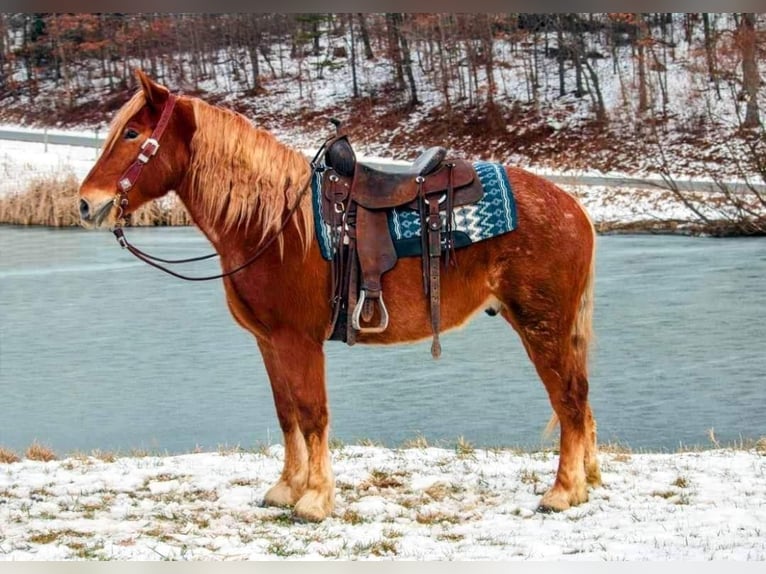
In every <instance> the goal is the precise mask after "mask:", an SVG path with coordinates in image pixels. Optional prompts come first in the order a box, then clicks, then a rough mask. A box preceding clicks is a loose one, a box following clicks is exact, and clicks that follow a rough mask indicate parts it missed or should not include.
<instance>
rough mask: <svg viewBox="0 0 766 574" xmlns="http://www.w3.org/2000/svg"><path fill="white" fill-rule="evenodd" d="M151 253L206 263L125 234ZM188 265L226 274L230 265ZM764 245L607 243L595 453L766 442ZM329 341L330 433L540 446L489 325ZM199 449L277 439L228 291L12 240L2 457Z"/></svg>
mask: <svg viewBox="0 0 766 574" xmlns="http://www.w3.org/2000/svg"><path fill="white" fill-rule="evenodd" d="M129 233H130V236H131V239H132V240H133V241H134V242H135V243H136V244H137V245H139V246H141V247H143V248H145V249H147V250H148V251H149V252H152V253H157V254H164V255H166V256H169V257H175V256H177V257H185V256H191V255H198V254H200V253H207V252H208V250H209V246H208V244H207V242H206V240H205V239H204V238H203V237H202V236H201V235H200V234H199V233H198V232H197V231H196V230H194V229H182V228H177V229H145V230H138V229H136V230H130V231H129ZM195 265H196V267H194V268H193V271H196V272H199V273H200V274H203V273H210V272H216V271H217V270H218V268H217V265H218V264H217V263H215V262H212V263H209V262H205V263H200V264H195ZM764 300H766V240H763V239H727V240H713V239H701V238H684V237H664V236H604V237H600V238H599V240H598V264H597V289H596V312H595V329H596V334H597V341H596V345H595V347H594V349H593V352H592V363H591V398H592V403H593V408H594V412H595V415H596V418H597V420H598V424H599V436H600V439H601V441H602V442H603V441H619V442H621V443H623V444H627V445H629V446H630V447H632V448H634V449H652V450H670V451H672V450H675V449H676V448H678V447H679V445H686V446H690V445H706V444H710V442H709V439H708V431H709V429H714V431H715V436H716V438H717V439H718V440H719V441H721V442H727V441H736V440H738V439H740V438H741V437H745V438H758V437H760V436H764V435H766V376H765V375H766V353H764V352H763V347H764V341H766V311H765V309H766V306H764ZM442 343H443V348H444V353H443V356H442V358H441V359H440V360H439V361H437V362H434V361H433V360H432V359H431V358H430V353H429V348H430V342H423V343H419V344H415V345H405V346H397V347H386V348H376V347H362V346H356V347H351V348H349V347H346V346H345V345H343V344H340V343H328V344H327V346H326V349H327V357H328V359H327V370H328V389H329V394H330V403H331V413H332V435H333V437H335V438H337V439H340V440H342V441H343V442H357V441H360V440H362V439H371V440H374V441H377V442H380V443H383V444H386V445H389V446H398V445H401V444H402V443H403V442H404V441H407V440H409V439H413V438H416V437H418V436H419V435H423V436H425V437H426V438H427V439H428V440H429V442H431V443H436V444H443V445H445V446H446V445H449V444H454V443H455V441H456V440H457V439H458V437H461V436H462V437H464V438H465V439H466V440H468V441H470V442H471V443H473V444H475V445H477V446H501V445H504V446H524V447H535V446H539V445H540V444H542V438H541V430H542V428H543V427H544V425H545V423H546V421H547V420H548V418H549V416H550V412H551V411H550V406H549V403H548V399H547V396H546V394H545V392H544V389H543V387H542V384H541V383H540V382H539V379H538V378H537V376H536V374H535V372H534V369H533V368H532V365H531V363H530V361H529V360H528V359H527V357H526V355H525V353H524V351H523V348H522V347H521V344H520V342H519V340H518V338H517V336H516V335H515V333H514V332H513V331H512V329H511V328H510V327H509V326H508V325H507V324H506V323H505V322H504V321H503V320H502V319H501V318H499V317H494V318H490V317H487V316H485V315H484V314H481V315H480V316H478V317H477V318H476V319H475V320H474V322H473V323H471V324H470V325H469V326H468V327H467V328H465V329H464V330H463V331H460V332H454V333H448V334H446V335H444V336H443V339H442ZM34 440H38V441H40V442H42V443H44V444H47V445H49V446H51V447H52V448H54V450H56V451H57V452H59V453H71V452H73V451H86V452H88V451H91V450H93V449H101V450H118V451H122V452H125V451H129V450H131V449H149V450H158V451H163V452H164V451H168V452H188V451H191V450H193V449H194V448H196V447H200V448H203V449H215V448H217V447H218V446H220V445H230V446H231V445H241V446H243V447H254V446H256V445H259V444H274V443H279V442H280V440H281V433H280V431H279V426H278V423H277V420H276V415H275V412H274V407H273V402H272V398H271V392H270V388H269V384H268V380H267V379H266V374H265V370H264V368H263V365H262V362H261V359H260V355H259V353H258V350H257V347H256V346H255V342H254V340H253V339H252V337H251V336H250V335H249V334H248V333H247V332H245V331H244V330H242V329H241V328H240V327H238V326H237V325H236V324H235V323H234V321H233V319H232V318H231V317H230V315H229V313H228V310H227V308H226V305H225V301H224V296H223V288H222V286H221V284H220V282H218V281H213V282H208V283H187V282H183V281H179V280H177V279H175V278H172V277H169V276H166V275H164V274H163V273H160V272H159V271H157V270H154V269H152V268H150V267H147V266H146V265H144V264H142V263H140V262H138V261H137V260H135V259H133V258H132V256H130V254H129V253H127V252H126V251H123V250H120V249H119V248H118V247H117V245H116V242H114V239H113V237H112V236H111V234H109V233H106V232H84V231H80V230H44V229H20V228H12V227H0V445H2V446H5V447H8V448H12V449H15V450H18V451H23V450H24V449H25V448H26V446H28V445H29V444H30V443H31V442H32V441H34Z"/></svg>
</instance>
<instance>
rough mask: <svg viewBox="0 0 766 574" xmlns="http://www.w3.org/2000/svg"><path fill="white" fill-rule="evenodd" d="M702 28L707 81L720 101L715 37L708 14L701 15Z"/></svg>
mask: <svg viewBox="0 0 766 574" xmlns="http://www.w3.org/2000/svg"><path fill="white" fill-rule="evenodd" d="M702 27H703V30H704V32H705V60H706V62H707V74H708V78H709V80H710V81H711V82H713V84H714V85H715V93H716V96H717V97H718V99H719V100H720V99H721V90H720V89H719V87H718V72H717V71H716V58H715V37H714V36H713V34H714V32H713V29H712V27H711V26H710V14H708V13H707V12H703V13H702Z"/></svg>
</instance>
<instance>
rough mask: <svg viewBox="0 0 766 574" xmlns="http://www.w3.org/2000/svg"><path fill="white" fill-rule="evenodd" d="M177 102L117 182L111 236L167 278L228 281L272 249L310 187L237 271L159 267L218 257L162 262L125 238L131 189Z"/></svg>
mask: <svg viewBox="0 0 766 574" xmlns="http://www.w3.org/2000/svg"><path fill="white" fill-rule="evenodd" d="M177 99H178V97H177V96H175V95H173V94H169V95H168V99H167V102H166V103H165V107H164V108H163V109H162V115H161V116H160V121H159V122H158V123H157V125H156V126H155V128H154V130H153V131H152V135H151V136H149V138H147V139H146V140H145V141H144V142H143V143H142V144H141V147H140V149H139V151H138V156H137V157H136V159H135V160H133V163H131V164H130V166H128V168H127V169H126V170H125V171H124V172H123V174H122V175H121V176H120V178H119V179H118V180H117V193H116V194H115V196H114V200H113V201H112V203H113V205H114V207H116V208H117V210H118V211H117V217H116V220H115V225H114V227H113V228H112V233H113V234H114V236H115V237H116V238H117V243H119V244H120V247H122V248H123V249H127V250H128V251H129V252H130V253H131V254H132V255H134V256H135V257H137V258H138V259H140V260H141V261H143V262H144V263H146V264H148V265H151V266H152V267H156V268H157V269H159V270H160V271H164V272H165V273H167V274H168V275H172V276H173V277H178V278H179V279H184V280H186V281H211V280H213V279H222V278H223V277H228V276H229V275H234V274H235V273H237V272H239V271H242V270H243V269H244V268H245V267H247V266H249V265H250V264H252V263H253V262H255V260H256V259H258V257H260V256H261V255H262V254H263V253H264V252H265V251H266V249H267V248H268V247H270V246H271V244H272V243H273V242H274V241H275V240H276V239H277V238H278V237H279V236H280V235H282V232H283V231H284V230H285V228H286V227H287V225H288V223H289V222H290V219H292V216H293V215H294V214H295V212H296V211H297V210H298V208H299V207H300V204H301V200H302V199H303V196H304V195H305V194H306V190H307V189H308V188H309V185H306V186H305V187H304V188H303V189H302V190H301V192H300V193H299V194H298V198H297V199H296V201H295V205H293V207H291V208H290V210H289V211H288V212H287V217H285V219H284V221H283V222H282V224H281V225H280V226H279V228H278V229H277V230H276V232H275V233H274V234H273V235H271V237H269V238H268V239H267V240H266V241H265V242H264V243H262V244H261V245H260V246H259V247H258V249H256V251H255V253H253V254H252V255H251V256H250V257H248V259H247V260H246V261H245V262H244V263H242V264H240V265H238V266H237V267H235V268H234V269H231V270H229V271H226V272H224V273H218V274H216V275H207V276H203V277H190V276H188V275H182V274H181V273H177V272H176V271H173V270H172V269H168V268H167V267H164V266H162V265H160V263H166V264H169V265H176V264H181V263H191V262H193V261H203V260H205V259H211V258H213V257H217V256H218V253H210V254H208V255H202V256H200V257H191V258H189V259H162V258H161V257H155V256H154V255H150V254H148V253H146V252H144V251H141V250H140V249H139V248H138V247H136V246H135V245H133V244H131V243H130V242H129V241H128V239H127V238H126V237H125V230H124V226H125V224H126V223H127V222H128V221H129V219H130V214H125V210H126V208H127V207H128V191H130V190H131V188H132V187H133V186H134V185H135V184H136V181H137V180H138V177H139V176H140V175H141V170H143V168H144V166H145V165H146V164H147V163H149V160H151V159H152V158H153V157H154V156H155V155H156V154H157V150H159V148H160V138H161V137H162V134H163V133H164V132H165V129H166V128H167V127H168V123H169V122H170V116H171V114H172V113H173V108H174V107H175V104H176V100H177Z"/></svg>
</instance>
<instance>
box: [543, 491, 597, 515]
mask: <svg viewBox="0 0 766 574" xmlns="http://www.w3.org/2000/svg"><path fill="white" fill-rule="evenodd" d="M587 501H588V489H587V488H586V487H585V485H583V486H582V488H578V489H575V492H567V491H566V490H564V489H563V488H560V487H558V486H556V485H554V486H553V488H551V489H550V490H549V491H548V492H546V493H545V494H544V495H543V498H542V500H540V504H539V505H538V506H537V511H538V512H541V513H544V514H549V513H551V512H561V511H562V510H567V509H568V508H570V507H572V506H577V505H578V504H582V503H583V502H587Z"/></svg>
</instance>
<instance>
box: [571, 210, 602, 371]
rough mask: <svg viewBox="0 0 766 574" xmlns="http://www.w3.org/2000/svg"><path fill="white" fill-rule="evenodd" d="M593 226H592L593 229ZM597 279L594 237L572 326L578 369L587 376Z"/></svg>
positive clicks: (573, 349)
mask: <svg viewBox="0 0 766 574" xmlns="http://www.w3.org/2000/svg"><path fill="white" fill-rule="evenodd" d="M592 228H593V226H592V225H591V229H592ZM595 277H596V238H595V233H594V237H593V252H592V253H591V257H590V268H589V269H588V277H587V279H586V280H585V288H584V289H583V292H582V294H581V295H580V303H579V304H578V306H577V316H576V317H575V321H574V325H572V351H573V353H574V359H575V363H576V368H577V369H578V370H580V371H581V372H582V373H583V374H585V376H587V374H588V349H589V347H590V344H591V341H592V340H593V291H594V286H595Z"/></svg>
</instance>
